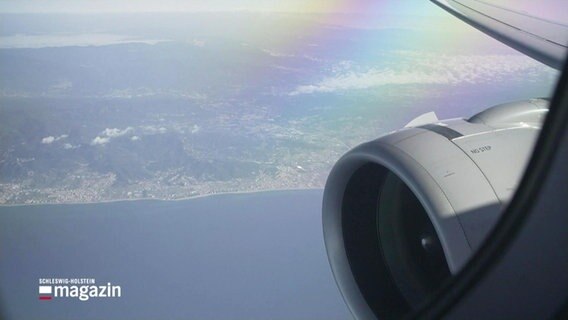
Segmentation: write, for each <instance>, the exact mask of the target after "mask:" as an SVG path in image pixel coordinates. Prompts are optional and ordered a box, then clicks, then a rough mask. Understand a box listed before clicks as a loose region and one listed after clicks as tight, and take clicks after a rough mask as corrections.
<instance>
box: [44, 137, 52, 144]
mask: <svg viewBox="0 0 568 320" xmlns="http://www.w3.org/2000/svg"><path fill="white" fill-rule="evenodd" d="M54 141H55V137H54V136H49V137H45V138H43V139H41V143H43V144H51V143H53V142H54Z"/></svg>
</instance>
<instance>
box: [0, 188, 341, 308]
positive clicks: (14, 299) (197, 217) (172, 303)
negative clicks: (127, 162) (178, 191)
mask: <svg viewBox="0 0 568 320" xmlns="http://www.w3.org/2000/svg"><path fill="white" fill-rule="evenodd" d="M321 198H322V191H321V190H303V191H271V192H261V193H249V194H225V195H216V196H209V197H203V198H196V199H189V200H181V201H156V200H139V201H121V202H110V203H96V204H66V205H38V206H12V207H8V206H4V207H0V259H1V261H2V263H0V294H1V301H2V310H3V312H4V314H3V316H4V317H5V318H14V319H40V318H41V319H55V318H57V319H77V318H98V319H103V318H104V319H158V318H160V319H348V318H350V314H349V312H348V310H347V308H346V306H345V305H344V303H343V300H342V299H341V296H340V293H339V291H338V289H337V287H336V286H335V283H334V280H333V276H332V274H331V271H330V267H329V265H328V262H327V257H326V253H325V247H324V243H323V235H322V228H321ZM39 278H95V279H96V283H97V284H98V285H106V283H108V282H110V283H112V284H113V285H120V286H121V290H122V295H121V297H120V298H107V299H104V298H91V299H89V300H88V301H84V302H82V301H79V300H78V299H76V298H54V299H53V300H50V301H40V300H39V295H38V279H39Z"/></svg>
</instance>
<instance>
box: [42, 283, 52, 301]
mask: <svg viewBox="0 0 568 320" xmlns="http://www.w3.org/2000/svg"><path fill="white" fill-rule="evenodd" d="M51 294H52V292H51V286H39V300H51V298H52V297H51Z"/></svg>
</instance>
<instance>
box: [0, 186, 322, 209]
mask: <svg viewBox="0 0 568 320" xmlns="http://www.w3.org/2000/svg"><path fill="white" fill-rule="evenodd" d="M315 190H322V191H323V188H286V189H259V190H251V191H228V192H219V193H211V194H200V195H196V196H190V197H183V198H177V199H159V198H137V199H112V200H102V201H96V202H94V201H89V202H63V203H34V204H25V203H24V204H0V210H1V209H2V208H12V207H33V206H61V205H82V204H85V205H87V204H109V203H119V202H129V201H158V202H178V201H186V200H195V199H200V198H210V197H216V196H231V195H233V196H235V195H247V194H253V193H276V192H287V191H292V192H294V191H315Z"/></svg>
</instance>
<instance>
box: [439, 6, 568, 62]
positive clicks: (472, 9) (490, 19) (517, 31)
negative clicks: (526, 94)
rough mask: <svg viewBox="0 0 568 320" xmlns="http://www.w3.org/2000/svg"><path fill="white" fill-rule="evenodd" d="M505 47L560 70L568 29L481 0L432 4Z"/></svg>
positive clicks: (567, 40)
mask: <svg viewBox="0 0 568 320" xmlns="http://www.w3.org/2000/svg"><path fill="white" fill-rule="evenodd" d="M431 1H432V2H434V3H435V4H437V5H438V6H440V7H442V8H443V9H445V10H446V11H448V12H450V13H451V14H453V15H454V16H456V17H458V18H459V19H461V20H463V21H465V22H467V23H468V24H470V25H471V26H473V27H475V28H477V29H479V30H481V31H483V32H484V33H486V34H488V35H490V36H491V37H493V38H495V39H497V40H499V41H501V42H503V43H505V44H506V45H508V46H510V47H512V48H514V49H516V50H518V51H520V52H522V53H524V54H526V55H528V56H530V57H532V58H533V59H536V60H538V61H540V62H542V63H544V64H546V65H548V66H550V67H552V68H554V69H557V70H560V69H561V68H562V66H563V63H564V58H565V57H566V53H567V51H568V50H567V49H568V25H565V24H562V23H558V22H554V21H550V20H545V19H542V18H539V17H536V16H533V15H531V14H530V13H526V12H519V11H514V10H511V9H508V8H504V7H501V6H497V5H494V4H490V3H488V2H485V1H480V0H431Z"/></svg>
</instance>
